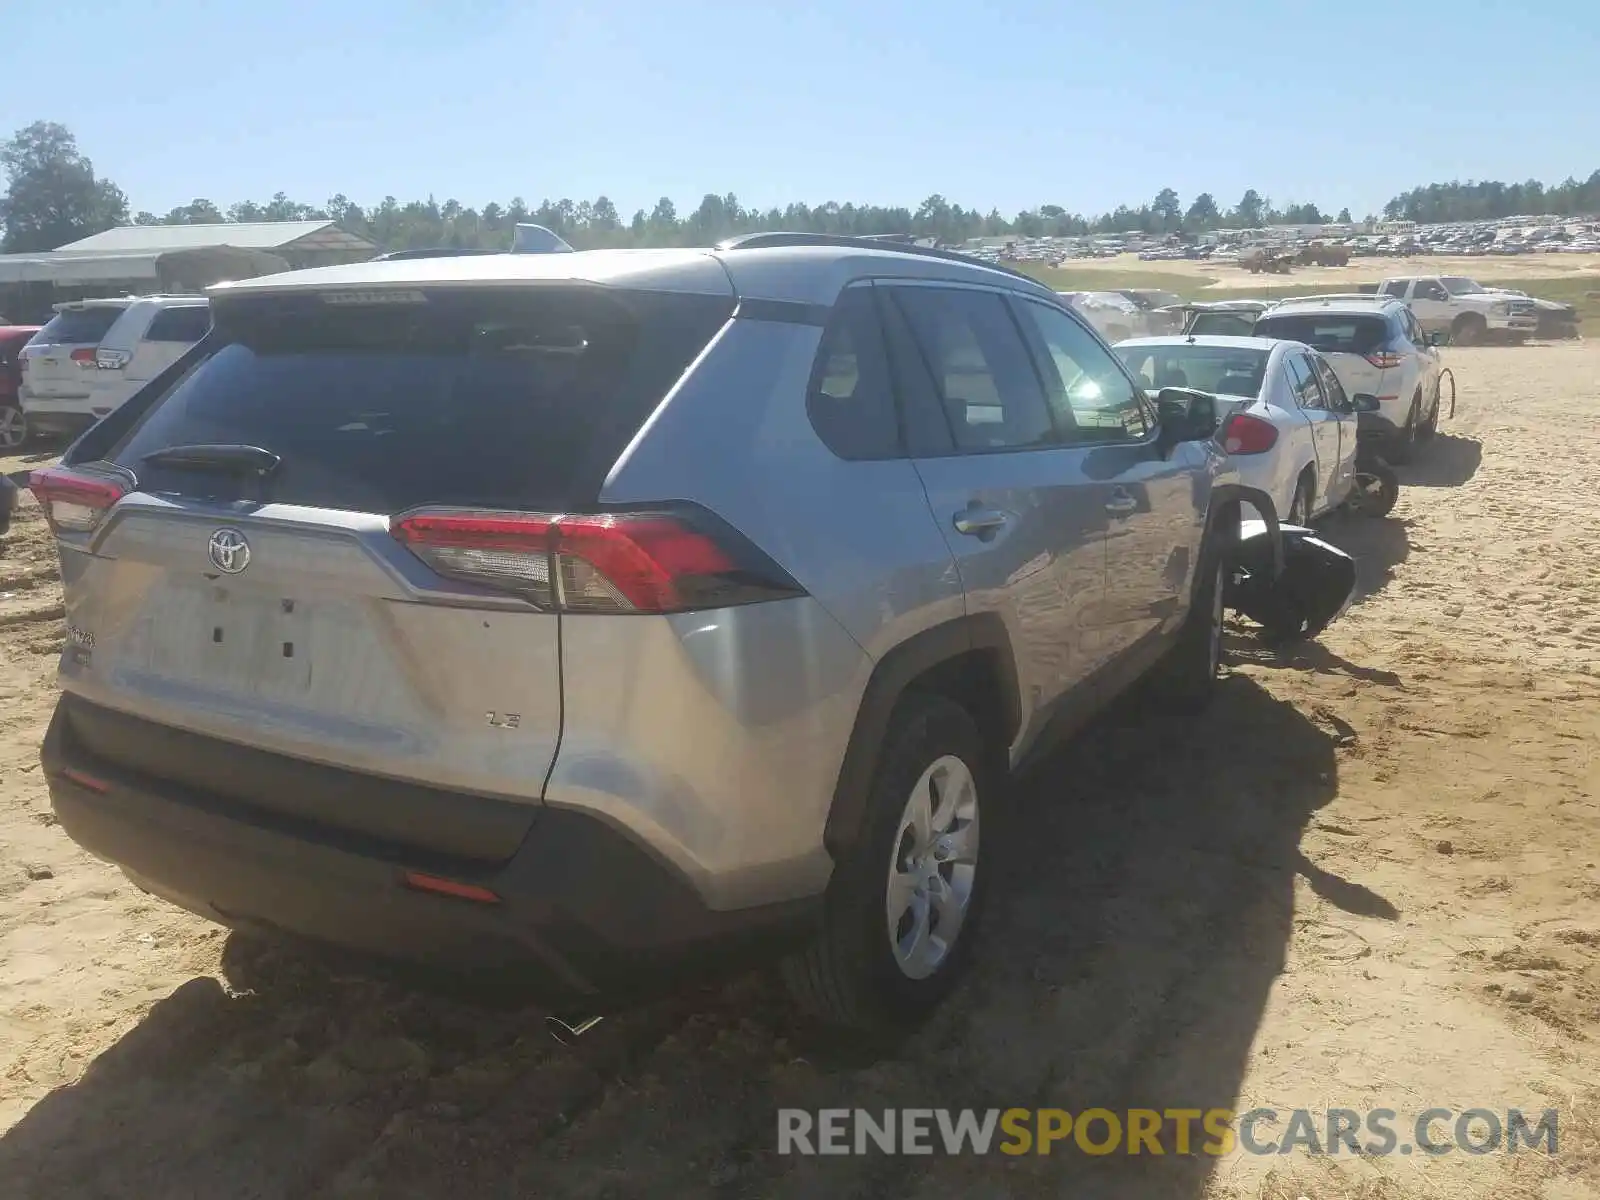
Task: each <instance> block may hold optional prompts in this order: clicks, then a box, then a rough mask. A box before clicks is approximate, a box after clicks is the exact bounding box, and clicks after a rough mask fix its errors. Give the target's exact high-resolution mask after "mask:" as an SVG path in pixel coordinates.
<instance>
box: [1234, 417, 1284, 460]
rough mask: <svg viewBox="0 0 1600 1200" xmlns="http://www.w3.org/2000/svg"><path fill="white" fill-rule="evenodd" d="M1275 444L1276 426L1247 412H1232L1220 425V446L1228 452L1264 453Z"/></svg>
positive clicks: (1276, 439) (1276, 436) (1276, 438)
mask: <svg viewBox="0 0 1600 1200" xmlns="http://www.w3.org/2000/svg"><path fill="white" fill-rule="evenodd" d="M1277 444H1278V429H1277V426H1275V425H1273V423H1272V422H1271V421H1263V420H1262V419H1261V418H1260V417H1252V416H1251V415H1250V414H1249V413H1234V414H1233V416H1231V417H1229V418H1228V423H1227V424H1226V425H1224V426H1223V427H1222V448H1223V449H1224V450H1226V451H1227V452H1228V453H1229V454H1265V453H1266V452H1267V451H1268V450H1271V449H1272V448H1273V447H1274V446H1276V445H1277Z"/></svg>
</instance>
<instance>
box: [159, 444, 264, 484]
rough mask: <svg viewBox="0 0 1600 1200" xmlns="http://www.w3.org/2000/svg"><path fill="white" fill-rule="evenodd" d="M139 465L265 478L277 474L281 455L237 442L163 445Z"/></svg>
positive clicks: (260, 447)
mask: <svg viewBox="0 0 1600 1200" xmlns="http://www.w3.org/2000/svg"><path fill="white" fill-rule="evenodd" d="M139 461H140V462H144V463H149V464H151V465H152V466H164V467H187V468H189V469H190V470H193V471H218V472H221V473H222V474H226V475H254V476H255V477H256V478H257V479H265V478H266V477H267V476H268V475H271V474H272V473H273V472H274V471H276V470H277V469H278V467H279V465H280V464H281V463H282V462H283V456H282V455H281V454H276V453H274V452H273V451H271V450H268V449H266V448H265V447H262V446H247V445H243V444H238V443H229V442H223V443H216V444H198V443H197V444H193V445H183V446H163V447H162V448H161V449H160V450H152V451H151V452H150V453H149V454H146V455H145V456H144V457H143V458H142V459H140V460H139Z"/></svg>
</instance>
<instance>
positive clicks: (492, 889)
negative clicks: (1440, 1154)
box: [43, 696, 816, 1011]
mask: <svg viewBox="0 0 1600 1200" xmlns="http://www.w3.org/2000/svg"><path fill="white" fill-rule="evenodd" d="M108 725H115V726H120V727H123V728H122V730H121V731H122V732H124V733H127V732H133V733H137V732H139V731H140V727H143V731H144V732H146V733H148V734H150V735H151V736H155V737H159V736H160V730H159V727H157V726H152V725H149V724H148V723H146V722H143V721H140V720H139V719H138V718H134V717H128V716H126V715H123V714H118V713H112V712H110V710H106V709H103V708H100V707H99V706H95V705H90V704H87V703H85V702H84V701H81V700H78V699H76V698H74V697H71V696H65V697H63V698H62V700H61V701H60V702H59V704H58V705H57V708H56V712H55V715H54V717H53V719H52V720H51V723H50V728H49V731H48V733H47V734H46V736H45V742H44V749H43V762H44V769H45V774H46V777H47V779H48V781H49V786H50V794H51V799H52V801H53V804H54V806H55V810H56V814H57V816H58V818H59V820H60V822H61V825H62V828H63V829H64V830H65V831H66V833H67V834H68V835H69V836H71V837H72V838H73V839H74V840H75V841H77V842H78V843H79V844H80V845H82V846H84V847H85V848H86V849H88V850H89V851H90V852H91V853H93V854H96V855H98V856H100V857H102V858H105V859H107V860H109V861H111V862H114V863H116V864H117V865H119V866H121V867H122V868H123V870H125V871H126V872H127V873H128V875H129V876H130V878H132V879H133V880H134V882H135V883H137V884H139V885H140V886H141V887H143V888H144V889H145V890H147V891H149V892H152V893H154V894H156V895H158V896H161V897H162V898H163V899H166V900H169V901H172V902H173V903H176V904H179V905H181V906H182V907H184V908H187V909H189V910H190V911H192V912H195V913H198V914H199V915H201V916H203V917H206V918H208V919H210V920H213V921H217V922H219V923H221V924H224V925H228V926H231V927H234V928H237V929H241V930H245V931H252V930H254V931H257V932H263V933H269V934H273V935H278V936H282V935H288V936H289V937H290V938H292V939H294V940H299V941H303V942H305V943H307V944H309V945H311V946H315V947H321V948H324V949H328V950H332V951H335V952H337V953H339V954H341V955H350V954H355V955H357V956H359V958H360V959H361V960H362V965H363V966H364V967H366V968H367V969H371V970H374V971H378V972H397V973H399V974H402V975H403V976H404V977H405V978H406V979H407V980H408V981H412V982H416V983H420V984H423V985H431V986H434V987H437V988H439V989H441V990H449V991H467V992H470V994H472V995H474V996H478V997H487V998H492V999H503V1000H507V1001H523V1000H538V1001H541V1002H545V1003H550V1004H556V1005H568V1006H573V1007H582V1008H584V1010H585V1011H596V1010H598V1009H599V1008H600V1007H602V1006H604V1005H612V1004H623V1003H628V1002H633V1001H637V1000H641V999H646V998H649V997H650V996H653V995H657V994H660V993H661V992H664V991H669V990H672V989H673V988H674V987H676V986H683V985H684V984H686V983H688V982H691V981H694V982H700V981H704V980H705V979H707V978H715V977H716V976H718V975H719V974H721V973H722V972H725V971H731V970H734V969H737V968H738V967H739V966H741V965H743V964H744V963H745V962H747V961H749V959H751V958H753V957H757V956H759V957H770V956H771V954H772V953H773V952H774V950H775V949H781V948H782V946H783V945H784V943H785V942H786V941H787V940H790V939H792V940H793V941H794V942H795V943H796V944H798V943H799V942H800V941H802V940H803V939H804V937H805V936H807V935H808V934H809V933H810V932H812V930H813V928H814V924H815V916H816V912H815V908H814V906H813V905H811V904H809V903H797V904H794V905H783V906H775V907H771V908H762V909H754V910H743V911H739V912H729V913H718V912H713V911H711V910H709V909H707V908H706V907H705V906H704V904H703V903H702V902H701V901H700V899H699V898H698V896H697V895H696V894H695V893H694V891H693V889H692V888H691V887H690V886H689V884H688V883H687V882H686V881H684V880H683V879H681V878H680V877H678V876H677V875H676V874H675V873H674V872H673V871H672V870H671V869H670V868H668V867H667V866H665V865H664V864H663V863H662V862H660V861H659V860H658V859H656V858H654V857H653V856H652V855H650V854H649V853H648V852H647V851H645V850H644V849H643V848H641V847H640V846H638V845H637V844H636V843H634V842H633V841H631V840H630V839H628V838H627V837H626V836H624V835H623V834H621V833H619V832H617V831H616V830H614V829H613V828H611V827H610V826H608V825H606V824H605V823H604V822H602V821H600V820H599V819H597V818H594V817H591V816H588V815H585V814H581V813H576V812H572V811H569V810H562V809H553V808H545V809H541V810H540V811H539V812H538V814H537V817H536V819H535V820H534V822H533V826H532V830H531V832H530V833H529V834H528V835H527V836H526V838H525V839H523V841H522V843H521V845H520V847H519V848H518V849H517V850H516V851H515V853H514V854H512V855H511V857H510V858H509V859H507V860H505V861H502V862H497V863H495V862H484V861H481V860H472V859H467V858H463V857H461V856H459V855H454V856H443V855H438V854H428V853H424V852H418V851H415V850H406V849H402V848H400V847H398V846H396V845H393V844H387V843H384V842H381V841H378V840H376V839H371V838H365V837H360V836H356V835H352V834H350V833H348V832H343V831H334V830H331V829H329V828H327V827H318V826H315V825H313V824H312V823H310V822H307V821H300V820H294V819H292V818H286V817H284V816H283V815H281V814H267V813H265V812H262V811H260V810H254V809H251V808H249V807H247V806H244V805H241V804H239V803H237V802H235V801H231V800H230V799H228V798H227V797H224V796H221V795H218V794H215V793H210V794H207V793H201V792H197V791H195V790H193V789H189V788H186V787H183V786H181V785H177V784H172V783H170V782H163V781H161V780H159V779H153V778H150V777H148V776H145V775H140V774H136V773H132V772H127V771H125V770H118V769H117V767H116V766H115V765H113V764H110V763H107V762H105V761H103V760H101V759H99V758H97V757H96V756H95V755H94V754H93V753H91V752H90V751H89V750H88V749H87V748H86V747H85V744H84V741H85V739H84V738H83V737H82V736H81V734H82V732H84V731H94V732H96V733H97V732H99V731H100V730H101V729H102V728H104V727H105V726H108ZM102 789H103V790H102ZM463 799H465V798H463ZM476 799H477V800H478V802H479V803H480V804H495V803H500V804H506V805H510V803H511V802H506V801H501V802H497V801H492V800H486V799H483V798H476ZM436 815H438V816H440V817H441V819H445V818H447V817H448V814H436ZM408 872H419V873H421V874H423V875H425V876H428V877H431V878H433V879H438V880H444V881H447V882H453V883H459V884H464V885H467V886H468V887H470V888H475V889H476V888H481V889H487V892H489V893H492V894H493V896H494V897H495V898H496V900H495V902H492V903H489V902H481V901H478V900H473V899H465V898H458V897H455V896H450V895H446V894H440V893H439V892H436V891H431V890H422V889H419V888H417V887H415V886H408V885H407V878H406V877H407V873H408ZM265 913H271V914H272V919H271V921H270V922H269V921H267V920H265V919H264V918H263V916H262V914H265Z"/></svg>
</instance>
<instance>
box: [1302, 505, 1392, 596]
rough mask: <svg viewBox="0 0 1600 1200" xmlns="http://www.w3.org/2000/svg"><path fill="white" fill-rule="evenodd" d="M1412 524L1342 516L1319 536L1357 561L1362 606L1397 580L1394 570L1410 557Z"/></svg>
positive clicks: (1327, 524)
mask: <svg viewBox="0 0 1600 1200" xmlns="http://www.w3.org/2000/svg"><path fill="white" fill-rule="evenodd" d="M1410 531H1411V522H1410V521H1409V520H1407V519H1406V518H1404V517H1392V516H1391V517H1357V516H1351V515H1348V514H1344V513H1340V514H1336V515H1335V516H1333V517H1331V518H1329V519H1328V520H1327V521H1326V522H1324V524H1323V525H1322V527H1321V529H1320V530H1319V532H1320V533H1321V534H1322V536H1323V537H1325V538H1327V540H1328V541H1330V542H1332V543H1333V544H1334V545H1335V546H1338V547H1339V549H1341V550H1343V551H1344V552H1345V553H1346V554H1348V555H1350V556H1351V557H1352V558H1354V559H1355V560H1356V598H1355V603H1357V604H1359V603H1361V602H1362V601H1363V600H1365V599H1367V597H1369V596H1371V595H1373V594H1374V593H1376V592H1380V591H1382V590H1383V588H1384V587H1385V586H1386V585H1387V584H1388V583H1389V582H1390V581H1391V580H1393V579H1394V576H1395V568H1396V567H1398V566H1399V565H1400V564H1401V563H1403V562H1405V561H1406V559H1407V558H1408V557H1409V556H1410V554H1411V533H1410Z"/></svg>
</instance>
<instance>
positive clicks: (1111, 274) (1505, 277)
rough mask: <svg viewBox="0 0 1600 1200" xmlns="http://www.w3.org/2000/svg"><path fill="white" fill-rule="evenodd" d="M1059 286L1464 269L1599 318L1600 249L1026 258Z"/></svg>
mask: <svg viewBox="0 0 1600 1200" xmlns="http://www.w3.org/2000/svg"><path fill="white" fill-rule="evenodd" d="M1019 268H1020V269H1021V270H1023V271H1026V272H1027V273H1028V274H1030V275H1035V276H1037V277H1038V278H1039V279H1041V280H1043V281H1044V282H1045V283H1046V284H1048V285H1049V286H1050V287H1053V288H1055V289H1056V290H1057V291H1062V292H1070V291H1086V292H1087V291H1098V290H1101V289H1104V288H1157V289H1160V290H1162V291H1169V292H1176V293H1177V294H1178V295H1180V296H1182V297H1183V298H1184V299H1185V300H1226V299H1228V298H1230V297H1232V296H1259V297H1263V298H1273V297H1282V296H1305V295H1310V294H1312V293H1317V292H1342V291H1355V290H1356V289H1357V287H1358V286H1359V285H1361V284H1364V283H1366V284H1375V283H1378V282H1380V281H1382V280H1384V279H1390V278H1396V277H1401V276H1412V275H1464V276H1466V277H1467V278H1468V279H1476V280H1477V281H1478V282H1479V283H1481V284H1483V285H1485V286H1486V287H1508V288H1516V289H1517V290H1519V291H1524V292H1527V293H1528V295H1530V296H1538V297H1539V298H1540V299H1543V300H1555V301H1557V302H1558V303H1561V304H1571V305H1574V306H1576V307H1577V309H1578V314H1579V315H1580V316H1581V317H1583V319H1584V320H1585V321H1589V322H1596V321H1600V255H1593V254H1524V255H1518V256H1516V257H1513V258H1488V257H1483V256H1472V257H1465V256H1459V255H1426V256H1422V257H1418V258H1357V259H1353V260H1352V261H1351V263H1350V265H1349V266H1347V267H1296V268H1294V270H1293V271H1292V272H1291V273H1290V274H1288V275H1252V274H1250V273H1249V272H1248V271H1246V270H1244V269H1243V268H1241V267H1238V266H1235V265H1233V264H1232V263H1210V262H1206V261H1205V260H1203V259H1196V260H1177V261H1171V262H1163V263H1158V264H1148V263H1142V262H1140V261H1139V260H1138V258H1137V257H1136V256H1134V255H1131V254H1123V255H1119V256H1118V257H1116V258H1104V259H1080V260H1075V261H1073V262H1070V263H1068V264H1067V265H1065V266H1062V267H1044V266H1040V265H1038V264H1036V263H1024V264H1019Z"/></svg>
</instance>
